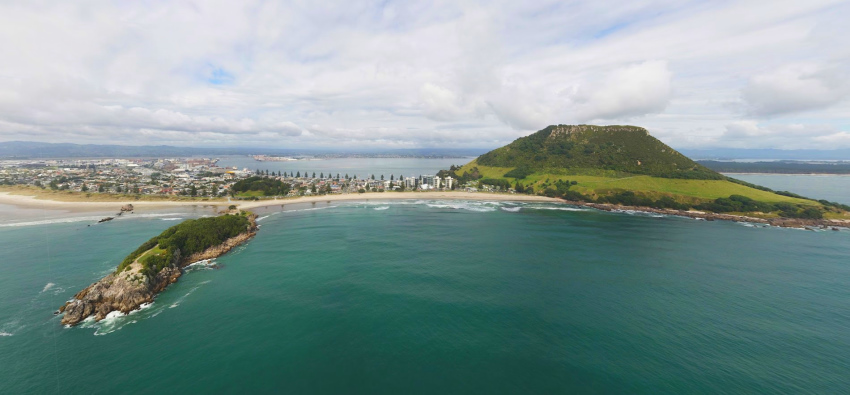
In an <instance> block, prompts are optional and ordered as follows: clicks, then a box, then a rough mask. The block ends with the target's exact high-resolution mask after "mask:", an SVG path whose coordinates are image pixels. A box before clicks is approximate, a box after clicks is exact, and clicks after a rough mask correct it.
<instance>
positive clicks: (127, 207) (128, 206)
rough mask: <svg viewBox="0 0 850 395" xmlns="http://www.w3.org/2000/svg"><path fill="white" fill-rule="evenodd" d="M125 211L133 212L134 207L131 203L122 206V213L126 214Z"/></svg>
mask: <svg viewBox="0 0 850 395" xmlns="http://www.w3.org/2000/svg"><path fill="white" fill-rule="evenodd" d="M124 211H133V205H132V204H130V203H127V204H125V205H123V206H121V212H124Z"/></svg>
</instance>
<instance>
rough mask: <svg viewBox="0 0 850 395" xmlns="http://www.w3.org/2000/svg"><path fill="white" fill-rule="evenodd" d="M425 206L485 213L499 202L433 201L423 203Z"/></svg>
mask: <svg viewBox="0 0 850 395" xmlns="http://www.w3.org/2000/svg"><path fill="white" fill-rule="evenodd" d="M425 205H426V206H428V207H431V208H447V209H452V210H466V211H474V212H479V213H487V212H492V211H496V210H497V208H498V206H499V203H496V202H471V201H464V200H458V201H452V202H447V201H435V202H433V203H425Z"/></svg>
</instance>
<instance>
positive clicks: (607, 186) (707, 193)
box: [456, 161, 820, 206]
mask: <svg viewBox="0 0 850 395" xmlns="http://www.w3.org/2000/svg"><path fill="white" fill-rule="evenodd" d="M473 167H478V171H479V172H480V174H481V175H482V176H484V177H486V178H504V179H507V180H510V181H511V183H514V182H515V181H516V179H514V178H508V177H503V176H504V174H505V173H507V172H508V171H510V170H512V168H510V167H489V166H479V165H478V164H477V163H476V162H475V161H472V162H470V163H468V164H466V165H464V166H463V167H462V168H461V169H460V170H458V171H457V172H456V173H457V174H463V172H464V171H466V172H471V170H472V168H473ZM588 173H589V174H588ZM547 180H548V184H550V185H551V184H552V183H554V182H555V181H557V180H570V181H576V182H578V185H576V186H574V187H573V188H571V189H572V190H575V191H577V192H581V193H583V194H585V195H592V196H593V195H596V196H598V195H605V194H608V193H609V192H618V191H633V192H638V193H641V194H644V195H646V196H648V197H651V198H655V199H657V198H659V197H661V196H665V195H666V196H672V197H674V198H676V199H677V200H679V201H683V202H684V201H690V202H695V201H704V200H714V199H717V198H721V197H729V196H730V195H743V196H746V197H749V198H751V199H753V200H758V201H761V202H768V203H779V202H787V203H795V204H805V205H811V206H820V203H818V202H815V201H811V200H805V199H798V198H793V197H788V196H782V195H777V194H775V193H771V192H767V191H761V190H758V189H754V188H750V187H747V186H744V185H740V184H736V183H733V182H731V181H726V180H685V179H676V178H660V177H652V176H643V175H629V174H623V173H617V172H613V171H606V170H596V169H589V170H582V169H573V170H567V171H564V172H563V173H560V172H559V173H557V174H556V173H534V174H532V175H530V176H528V177H526V178H524V179H522V180H521V181H520V182H522V183H523V185H526V186H528V185H534V186H535V189H537V188H538V187H542V185H543V184H544V183H547Z"/></svg>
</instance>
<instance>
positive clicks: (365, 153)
mask: <svg viewBox="0 0 850 395" xmlns="http://www.w3.org/2000/svg"><path fill="white" fill-rule="evenodd" d="M482 152H485V150H483V149H474V148H469V149H467V148H410V149H392V150H381V149H373V148H370V149H360V150H355V149H338V148H334V149H324V148H312V149H290V148H268V147H228V148H215V147H174V146H169V145H157V146H151V145H142V146H132V145H102V144H71V143H41V142H34V141H6V142H0V158H4V159H11V158H17V159H28V158H139V157H148V158H173V157H181V156H197V155H212V156H219V155H254V154H263V155H284V156H316V157H323V158H344V157H410V158H440V157H445V158H463V157H470V156H476V155H480V154H481V153H482Z"/></svg>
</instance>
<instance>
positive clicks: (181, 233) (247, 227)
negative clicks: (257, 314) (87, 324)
mask: <svg viewBox="0 0 850 395" xmlns="http://www.w3.org/2000/svg"><path fill="white" fill-rule="evenodd" d="M257 229H258V227H257V222H256V215H254V214H250V213H246V212H241V213H229V214H225V215H221V216H218V217H210V218H199V219H190V220H186V221H184V222H182V223H180V224H178V225H175V226H172V227H170V228H168V229H166V230H165V231H164V232H162V233H161V234H160V235H159V236H156V237H154V238H152V239H150V240H148V241H147V242H146V243H144V244H142V245H141V246H140V247H139V248H137V249H136V250H135V251H133V252H132V253H131V254H130V255H128V256H127V257H126V258H124V260H123V261H122V262H121V264H120V265H118V268H117V269H116V270H115V272H113V273H111V274H109V275H108V276H106V277H104V278H102V279H101V280H100V281H97V282H95V283H94V284H92V285H90V286H88V287H86V289H84V290H82V291H80V292H79V293H78V294H76V295H75V296H74V299H72V300H71V301H69V302H67V303H65V305H63V306H62V307H61V308H59V313H64V316H63V317H62V324H65V325H71V326H74V325H77V324H79V323H80V322H82V321H83V320H85V319H86V318H88V317H90V316H94V319H95V320H97V321H100V320H102V319H104V318H106V316H107V315H108V314H109V313H111V312H114V311H120V312H122V313H125V314H126V313H129V312H131V311H133V310H136V309H138V308H139V307H140V306H141V305H142V304H144V303H151V302H153V300H154V298H155V297H156V295H157V294H159V293H160V292H162V291H163V290H164V289H165V288H166V287H168V285H169V284H171V283H174V282H176V281H177V279H178V278H180V276H181V275H182V274H183V271H182V269H183V268H184V267H186V266H188V265H189V264H191V263H193V262H197V261H201V260H204V259H212V258H215V257H218V256H221V255H224V254H225V253H227V252H228V251H230V250H231V249H232V248H233V247H236V246H238V245H240V244H242V243H244V242H246V241H247V240H249V239H250V238H251V237H253V236H254V235H255V234H256V232H257Z"/></svg>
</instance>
